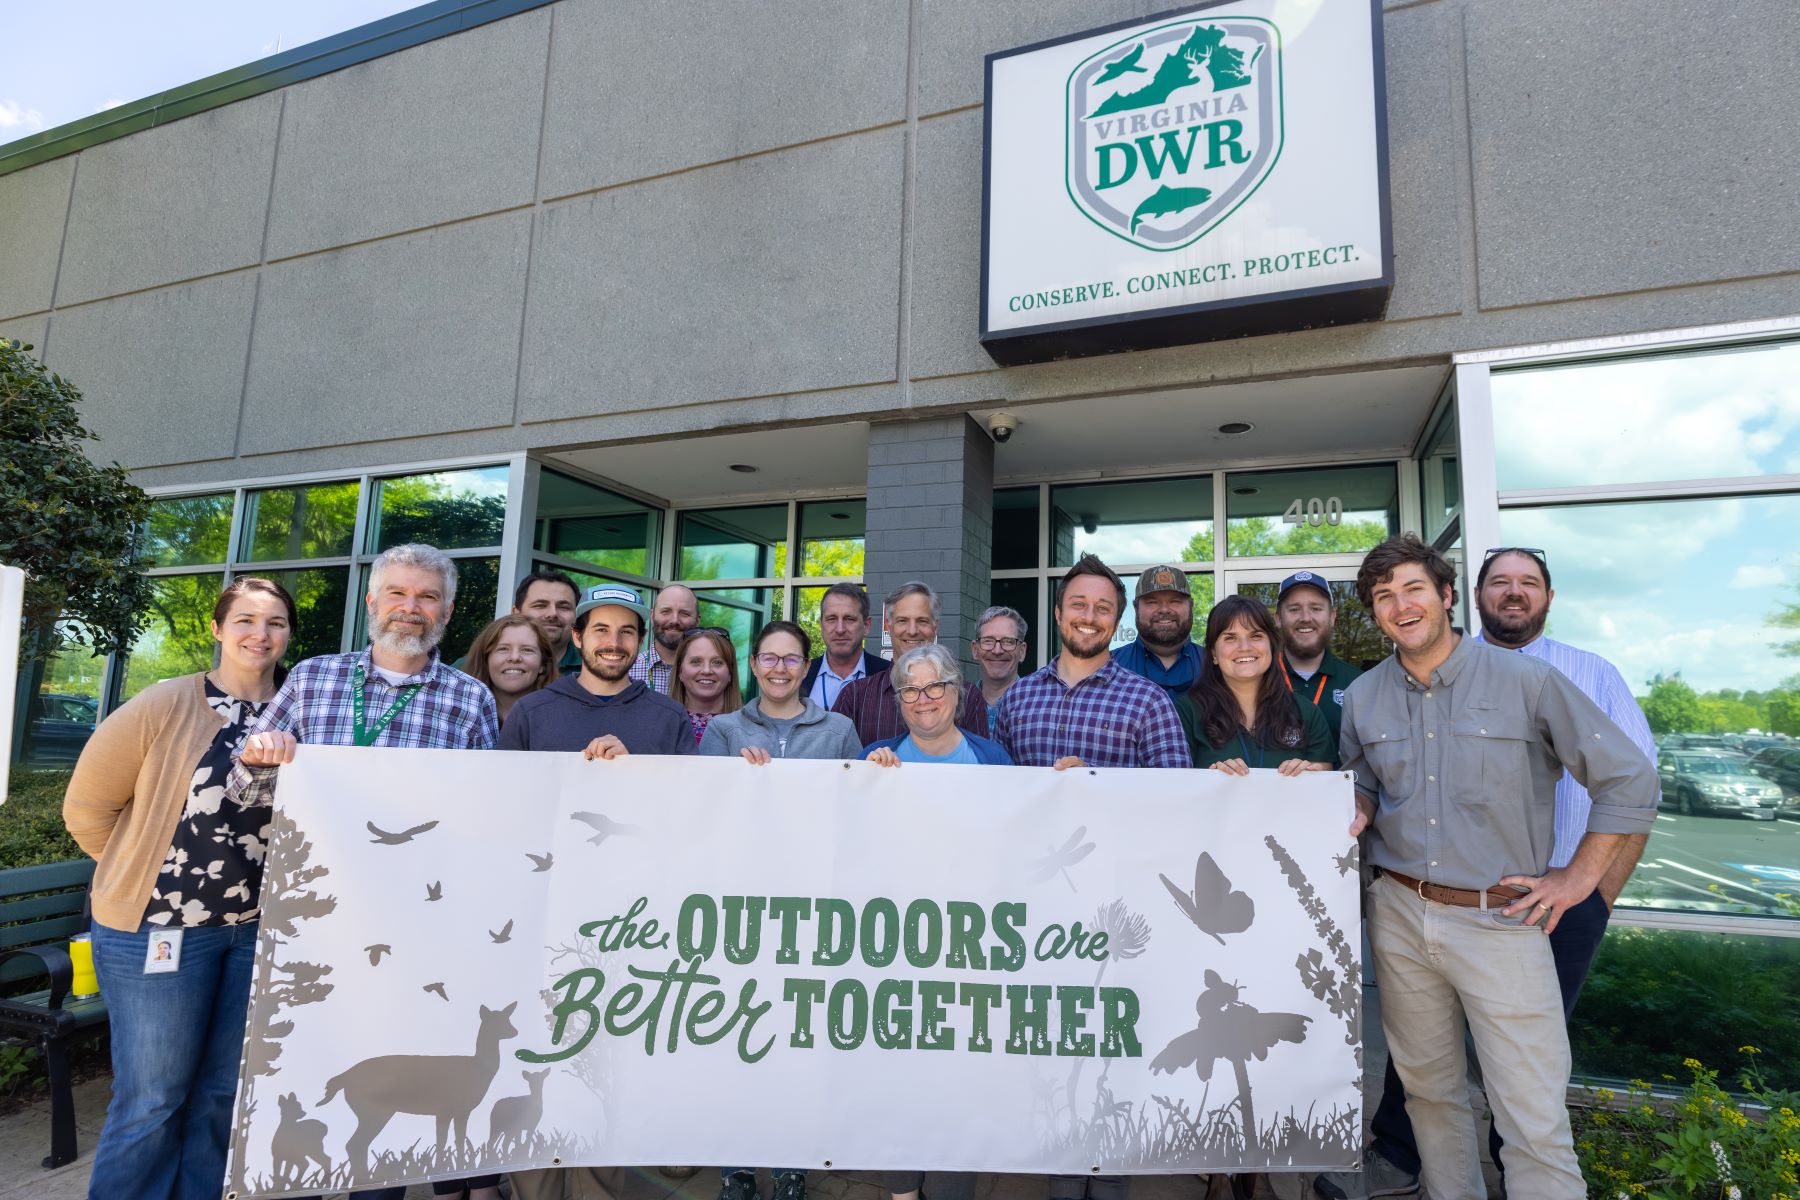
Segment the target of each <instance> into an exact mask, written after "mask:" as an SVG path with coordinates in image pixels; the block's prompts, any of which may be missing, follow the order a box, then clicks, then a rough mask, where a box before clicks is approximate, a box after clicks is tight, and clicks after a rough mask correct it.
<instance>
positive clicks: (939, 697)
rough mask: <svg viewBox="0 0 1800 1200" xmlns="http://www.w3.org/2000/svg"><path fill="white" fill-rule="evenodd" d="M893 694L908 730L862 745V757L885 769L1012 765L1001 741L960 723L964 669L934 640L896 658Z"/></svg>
mask: <svg viewBox="0 0 1800 1200" xmlns="http://www.w3.org/2000/svg"><path fill="white" fill-rule="evenodd" d="M893 670H894V696H895V698H896V699H897V700H898V701H899V703H900V719H901V720H903V721H905V722H906V732H905V733H903V734H901V735H900V736H899V737H895V738H888V739H886V740H885V741H880V742H875V743H873V744H871V745H869V746H866V747H864V748H863V757H864V758H867V759H868V760H869V761H870V762H873V763H876V764H878V765H880V766H884V767H897V766H899V765H900V764H901V763H972V764H983V765H987V766H1001V767H1010V766H1012V757H1011V756H1010V755H1008V754H1007V753H1006V748H1005V747H1004V746H1002V745H1001V744H1000V743H999V742H996V741H993V740H991V739H989V738H984V737H982V736H980V735H979V734H974V733H967V732H965V731H963V730H961V729H958V728H957V726H956V721H957V718H958V717H960V716H961V715H962V704H963V685H962V682H963V681H962V668H961V667H960V666H959V665H958V664H957V661H956V659H955V658H954V657H952V656H951V654H950V652H949V651H948V650H946V649H944V648H943V647H942V646H940V645H938V644H936V643H935V642H933V643H931V644H929V645H924V646H915V647H913V648H912V649H911V650H908V651H907V652H906V653H904V654H902V655H901V656H900V657H899V658H897V659H895V660H894V668H893Z"/></svg>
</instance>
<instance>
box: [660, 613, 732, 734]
mask: <svg viewBox="0 0 1800 1200" xmlns="http://www.w3.org/2000/svg"><path fill="white" fill-rule="evenodd" d="M669 699H671V700H673V701H674V702H675V703H677V704H679V705H681V707H683V708H685V709H687V714H688V724H690V725H692V726H693V727H694V741H696V742H698V741H700V740H701V739H702V738H704V737H705V736H706V727H707V726H708V725H710V724H712V719H713V718H714V717H716V716H719V715H721V714H723V713H732V712H736V711H737V710H738V709H740V708H742V707H744V693H743V692H742V691H740V690H739V689H738V676H737V648H736V647H735V646H733V645H732V644H731V634H730V633H728V632H727V631H725V630H723V629H719V628H717V627H716V626H705V625H702V626H700V627H698V628H695V629H690V630H688V631H687V632H686V633H684V634H682V635H681V643H680V644H679V645H677V646H676V647H675V677H674V678H673V679H671V680H669Z"/></svg>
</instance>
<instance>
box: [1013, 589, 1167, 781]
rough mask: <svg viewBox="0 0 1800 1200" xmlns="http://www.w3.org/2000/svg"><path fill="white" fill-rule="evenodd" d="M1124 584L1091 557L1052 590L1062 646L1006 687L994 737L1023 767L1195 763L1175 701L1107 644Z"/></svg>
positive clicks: (1122, 600) (1122, 599) (1116, 623)
mask: <svg viewBox="0 0 1800 1200" xmlns="http://www.w3.org/2000/svg"><path fill="white" fill-rule="evenodd" d="M1124 609H1125V585H1124V584H1123V583H1121V582H1120V581H1119V577H1118V576H1117V575H1116V574H1114V573H1113V569H1112V568H1111V567H1109V566H1107V565H1106V564H1105V563H1103V562H1101V561H1100V560H1099V559H1097V558H1095V557H1094V556H1093V555H1091V554H1084V555H1082V556H1081V561H1080V562H1078V563H1076V564H1075V565H1074V566H1073V567H1070V568H1069V572H1068V574H1066V575H1064V576H1063V578H1062V583H1061V585H1060V586H1059V588H1058V589H1057V593H1056V627H1057V631H1058V632H1059V633H1060V634H1061V635H1062V653H1060V654H1058V655H1057V656H1056V657H1055V658H1053V659H1051V660H1050V661H1049V662H1048V663H1046V664H1044V666H1043V667H1042V669H1040V670H1038V671H1035V672H1033V673H1032V674H1030V675H1027V676H1026V677H1025V678H1024V679H1021V680H1019V682H1017V683H1015V684H1013V685H1012V686H1011V687H1010V688H1007V689H1006V692H1005V694H1004V695H1002V696H1001V697H1000V711H999V713H998V714H997V715H996V717H995V720H994V735H995V737H996V738H998V739H999V741H1000V744H1001V745H1003V746H1005V747H1006V749H1007V751H1008V753H1010V754H1011V755H1012V758H1013V762H1015V763H1017V764H1019V765H1020V766H1026V767H1055V768H1057V769H1058V770H1061V769H1064V768H1066V767H1191V766H1193V765H1194V763H1193V760H1192V759H1191V758H1190V757H1189V756H1188V746H1187V737H1186V736H1185V735H1184V734H1183V733H1182V731H1181V721H1180V719H1179V718H1178V717H1176V715H1175V706H1174V704H1172V703H1170V701H1169V698H1168V696H1167V695H1165V694H1164V693H1163V690H1162V689H1161V688H1160V687H1157V686H1156V685H1155V684H1154V683H1151V682H1150V681H1149V680H1147V679H1145V678H1144V677H1143V676H1141V675H1136V674H1133V673H1132V672H1130V671H1127V670H1126V669H1125V668H1124V667H1123V666H1121V665H1120V664H1119V663H1118V662H1116V661H1115V660H1114V659H1113V657H1112V654H1111V652H1110V651H1109V650H1108V649H1107V647H1108V646H1109V645H1110V644H1111V643H1112V636H1113V632H1114V630H1116V629H1117V628H1118V627H1119V615H1120V613H1122V612H1123V611H1124Z"/></svg>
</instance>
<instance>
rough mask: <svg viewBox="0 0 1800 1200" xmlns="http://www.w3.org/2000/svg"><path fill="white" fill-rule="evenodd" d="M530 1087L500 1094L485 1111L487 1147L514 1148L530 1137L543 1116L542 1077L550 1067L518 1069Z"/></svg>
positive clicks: (548, 1073) (547, 1074)
mask: <svg viewBox="0 0 1800 1200" xmlns="http://www.w3.org/2000/svg"><path fill="white" fill-rule="evenodd" d="M519 1074H520V1075H521V1076H523V1077H524V1079H525V1086H526V1087H527V1088H529V1089H530V1091H529V1092H528V1093H527V1094H526V1095H523V1096H502V1097H501V1098H500V1099H498V1100H496V1101H494V1109H493V1111H492V1112H491V1113H489V1114H488V1149H490V1150H500V1149H517V1148H518V1147H520V1146H523V1145H524V1144H525V1143H526V1142H529V1141H530V1140H531V1135H532V1134H534V1133H536V1132H537V1127H538V1122H539V1121H542V1120H543V1119H544V1080H546V1079H548V1078H550V1068H549V1067H545V1068H544V1069H543V1070H541V1071H520V1072H519Z"/></svg>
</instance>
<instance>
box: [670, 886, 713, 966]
mask: <svg viewBox="0 0 1800 1200" xmlns="http://www.w3.org/2000/svg"><path fill="white" fill-rule="evenodd" d="M696 918H698V919H699V921H700V930H699V935H698V937H696V936H695V930H694V921H695V919H696ZM718 944H719V908H718V905H716V904H714V903H713V898H712V897H711V896H705V895H701V894H699V893H696V894H694V895H692V896H689V897H688V898H687V899H686V900H683V901H682V902H681V912H680V914H679V915H678V916H677V917H676V918H675V952H676V953H677V954H679V955H681V957H683V958H711V957H712V956H713V950H714V948H716V947H717V946H718Z"/></svg>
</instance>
